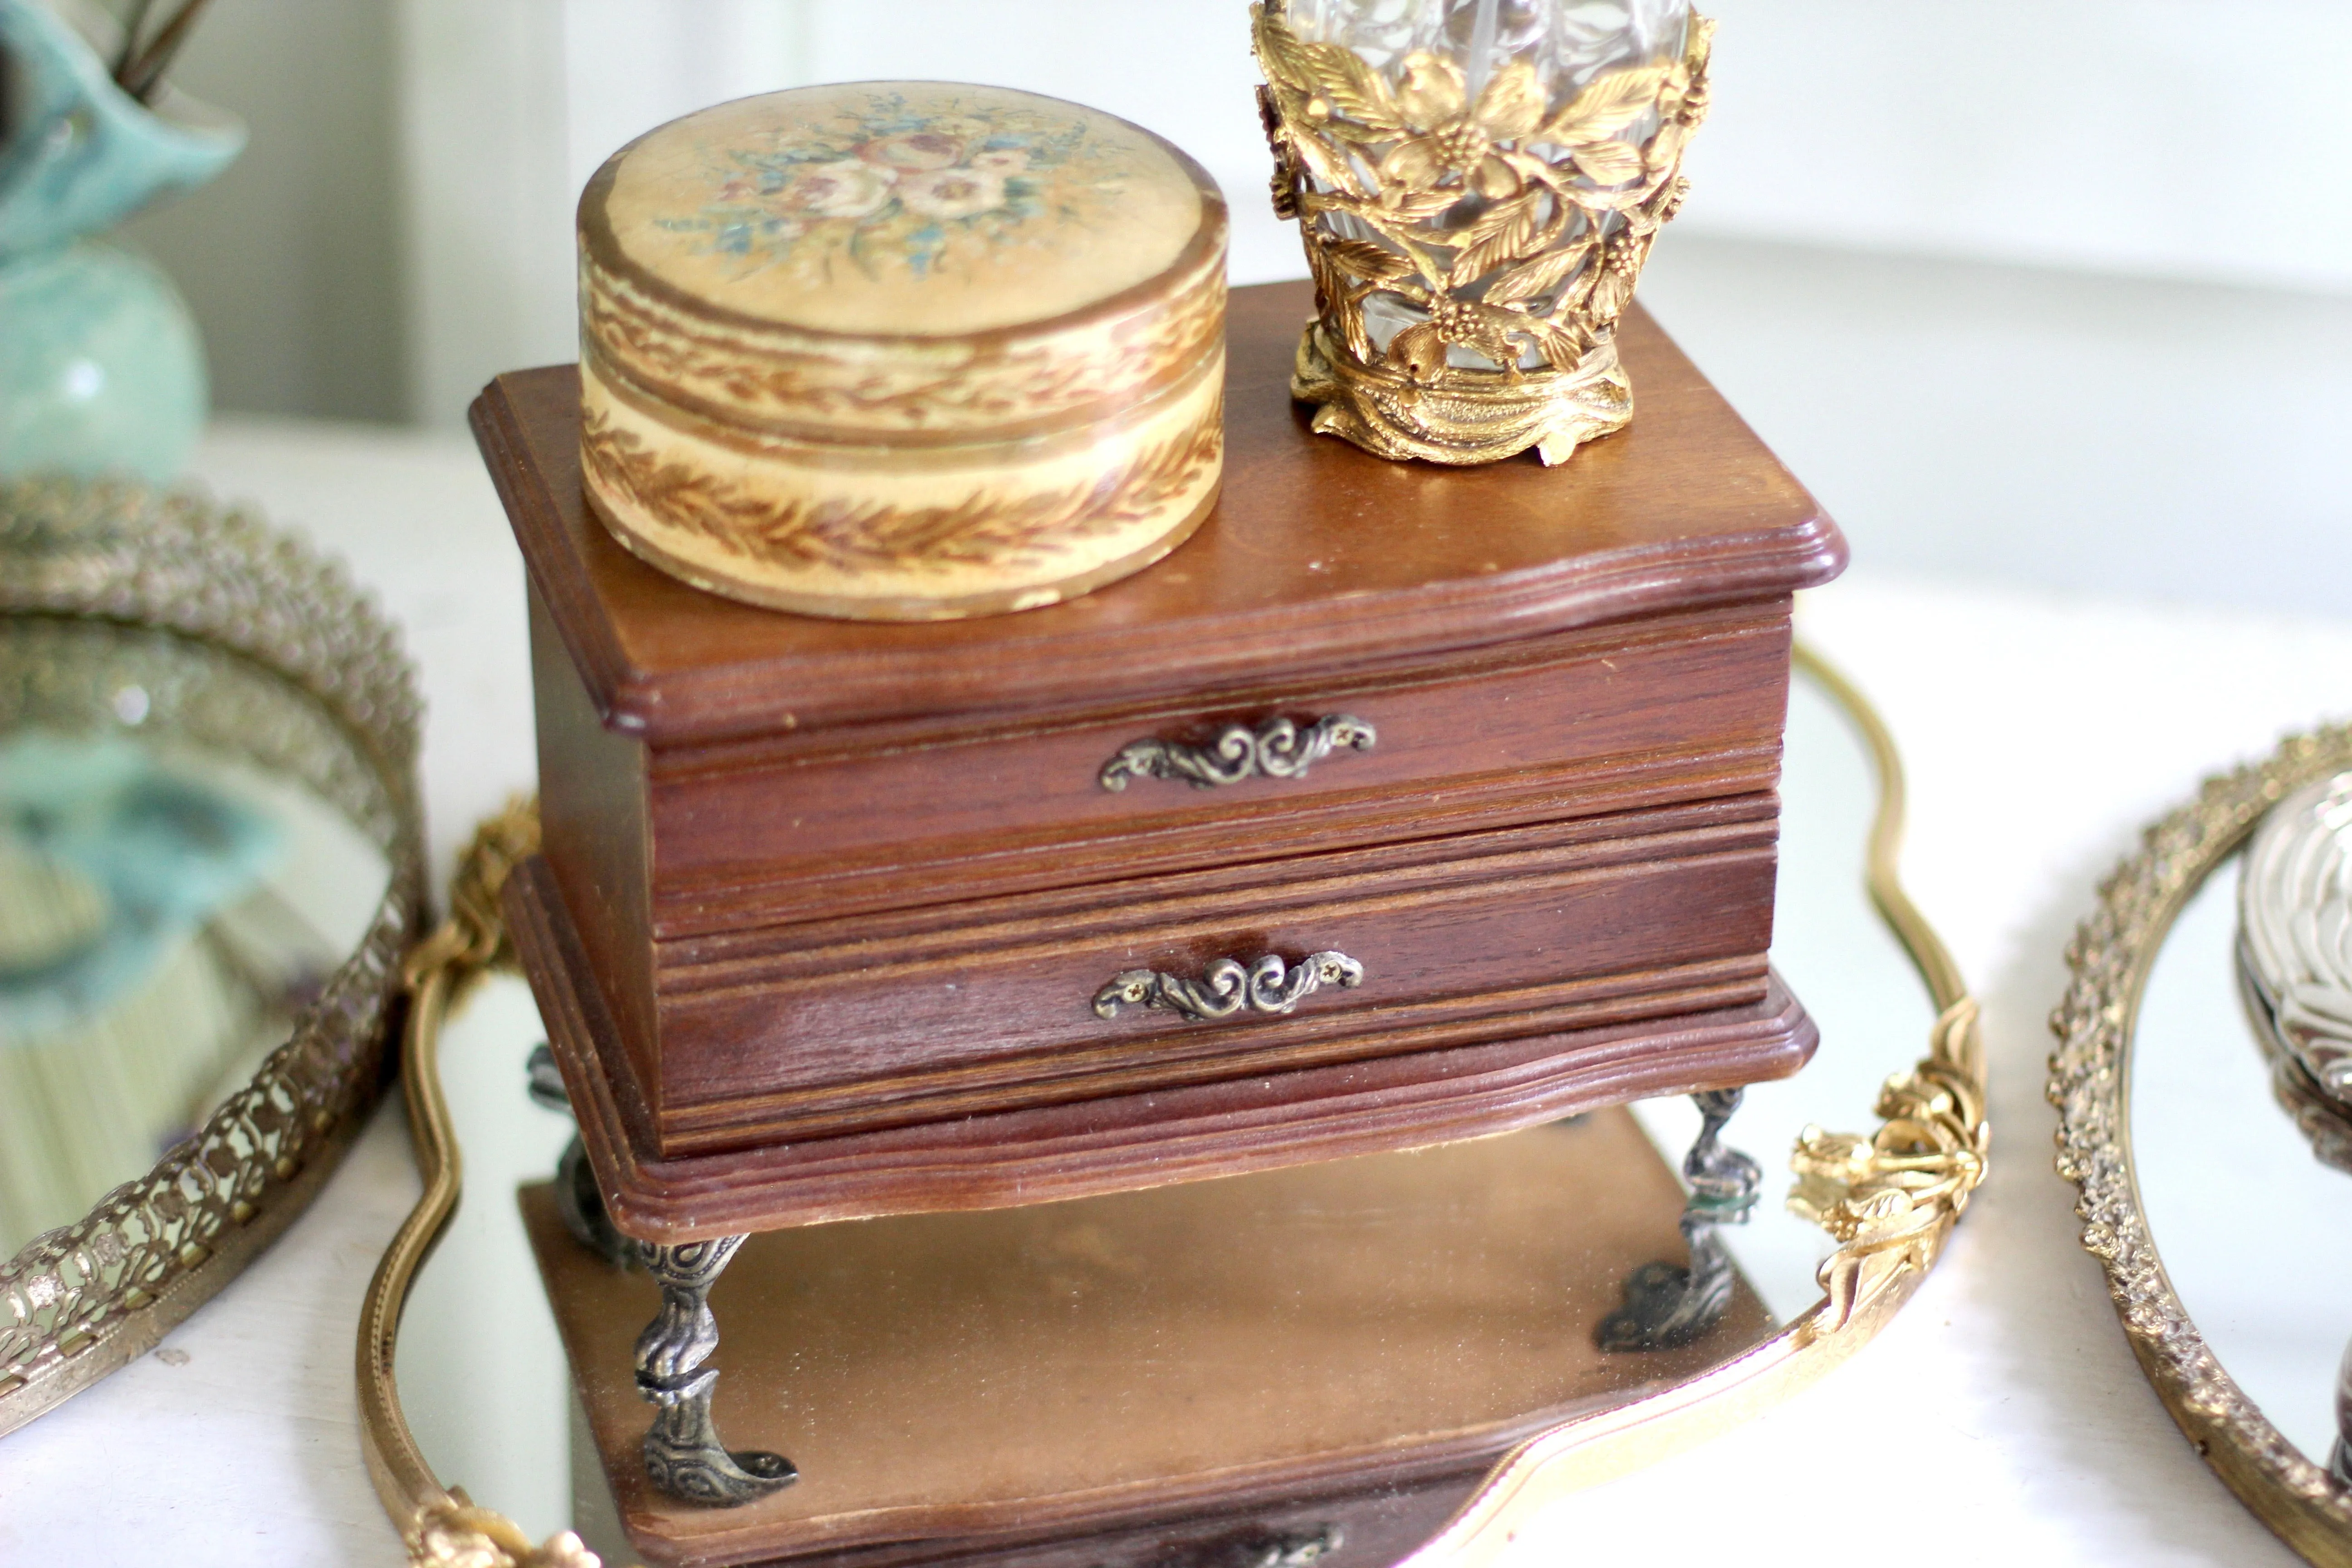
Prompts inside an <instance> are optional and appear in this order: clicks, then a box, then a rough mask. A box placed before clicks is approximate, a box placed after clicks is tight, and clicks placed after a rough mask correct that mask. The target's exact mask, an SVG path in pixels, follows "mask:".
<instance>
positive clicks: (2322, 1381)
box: [2127, 854, 2352, 1467]
mask: <svg viewBox="0 0 2352 1568" xmlns="http://www.w3.org/2000/svg"><path fill="white" fill-rule="evenodd" d="M2243 858H2244V857H2243V856H2242V854H2241V855H2233V856H2231V858H2230V859H2229V860H2228V861H2227V862H2226V863H2225V864H2223V865H2222V866H2221V867H2219V868H2217V869H2215V871H2214V872H2213V873H2212V875H2210V877H2208V878H2207V879H2206V880H2205V883H2204V885H2203V886H2202V887H2200V889H2197V891H2196V892H2195V893H2194V894H2193V895H2192V896H2191V897H2190V899H2189V902H2188V903H2187V905H2186V906H2185V907H2183V909H2182V910H2181V911H2180V915H2179V919H2178V920H2177V921H2174V923H2173V926H2172V930H2171V931H2170V933H2169V934H2168V936H2167V937H2166V938H2165V942H2164V945H2163V947H2162V948H2161V949H2160V950H2159V951H2158V954H2157V958H2156V963H2155V965H2154V967H2153V968H2152V969H2151V970H2150V971H2149V973H2148V980H2147V992H2146V994H2145V995H2144V996H2143V998H2142V1001H2141V1004H2140V1012H2139V1023H2138V1027H2137V1031H2136V1032H2135V1034H2134V1036H2133V1038H2132V1046H2131V1056H2130V1059H2129V1064H2128V1074H2129V1079H2128V1100H2127V1105H2128V1109H2129V1128H2128V1136H2129V1139H2130V1143H2131V1154H2132V1165H2133V1169H2134V1171H2135V1173H2136V1174H2137V1179H2138V1184H2139V1196H2140V1205H2141V1209H2142V1212H2143V1213H2144V1214H2145V1215H2146V1217H2147V1227H2148V1232H2149V1234H2150V1235H2151V1236H2152V1237H2154V1238H2155V1241H2156V1247H2157V1252H2158V1255H2159V1256H2160V1257H2161V1258H2163V1261H2164V1271H2165V1274H2166V1276H2167V1277H2168V1279H2170V1280H2171V1282H2172V1288H2173V1290H2174V1292H2175V1294H2177V1295H2178V1296H2179V1298H2180V1303H2181V1305H2182V1307H2183V1308H2184V1309H2185V1310H2187V1312H2188V1315H2189V1319H2190V1321H2193V1322H2194V1323H2195V1324H2196V1325H2197V1329H2198V1331H2199V1332H2200V1333H2201V1334H2202V1335H2203V1336H2204V1338H2205V1342H2206V1343H2207V1345H2208V1346H2209V1347H2210V1349H2211V1350H2212V1352H2213V1354H2214V1356H2215V1357H2216V1358H2217V1359H2218V1360H2219V1361H2220V1362H2221V1367H2222V1370H2223V1371H2225V1372H2227V1373H2229V1374H2230V1376H2231V1378H2232V1379H2234V1380H2235V1381H2236V1383H2237V1384H2238V1386H2239V1387H2240V1388H2241V1389H2242V1390H2243V1391H2244V1393H2245V1394H2246V1397H2247V1398H2248V1399H2250V1400H2252V1402H2253V1403H2254V1405H2256V1406H2257V1407H2259V1408H2260V1409H2261V1411H2262V1413H2263V1415H2264V1416H2266V1417H2267V1418H2268V1419H2269V1420H2270V1422H2271V1424H2272V1425H2273V1426H2276V1427H2277V1428H2278V1429H2279V1431H2280V1433H2281V1434H2282V1435H2283V1436H2285V1437H2286V1438H2287V1440H2288V1441H2290V1442H2292V1443H2293V1444H2294V1446H2295V1447H2297V1448H2299V1449H2300V1450H2302V1452H2303V1454H2304V1457H2305V1458H2308V1459H2310V1460H2311V1461H2312V1463H2314V1464H2315V1465H2319V1466H2322V1467H2325V1466H2326V1464H2327V1462H2328V1451H2329V1448H2330V1447H2331V1446H2332V1445H2333V1443H2334V1442H2335V1438H2336V1367H2337V1363H2339V1362H2340V1361H2341V1360H2342V1358H2343V1356H2344V1353H2345V1346H2346V1342H2347V1340H2348V1339H2352V1246H2347V1241H2352V1176H2347V1175H2346V1174H2345V1173H2343V1172H2341V1171H2337V1170H2335V1169H2333V1168H2331V1167H2329V1166H2326V1165H2324V1164H2322V1163H2320V1162H2319V1161H2318V1159H2317V1158H2315V1156H2314V1154H2313V1153H2312V1148H2311V1145H2310V1143H2309V1142H2306V1141H2305V1138H2304V1136H2303V1134H2302V1133H2301V1131H2298V1130H2297V1128H2296V1126H2295V1124H2294V1121H2293V1119H2292V1118H2290V1117H2289V1116H2288V1114H2287V1113H2286V1112H2285V1111H2284V1110H2282V1109H2281V1108H2280V1107H2279V1104H2278V1102H2277V1101H2276V1100H2273V1098H2272V1094H2271V1076H2270V1069H2269V1067H2268V1065H2267V1064H2266V1063H2265V1061H2264V1060H2263V1054H2262V1050H2261V1047H2260V1046H2259V1044H2258V1042H2257V1037H2256V1036H2255V1035H2254V1033H2253V1029H2252V1025H2251V1023H2250V1022H2249V1021H2248V1019H2247V1016H2246V1013H2245V1009H2244V1007H2243V1006H2242V1005H2241V1003H2240V1001H2239V995H2238V984H2237V979H2236V942H2237V930H2238V883H2239V876H2240V868H2241V866H2242V861H2243ZM2331 1237H2333V1238H2334V1239H2332V1240H2331V1239H2330V1238H2331Z"/></svg>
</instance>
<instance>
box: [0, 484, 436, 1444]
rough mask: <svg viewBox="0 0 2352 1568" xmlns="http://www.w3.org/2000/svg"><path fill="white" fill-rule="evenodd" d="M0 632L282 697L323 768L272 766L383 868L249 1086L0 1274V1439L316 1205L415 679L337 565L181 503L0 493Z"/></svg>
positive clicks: (361, 990)
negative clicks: (162, 652) (137, 648)
mask: <svg viewBox="0 0 2352 1568" xmlns="http://www.w3.org/2000/svg"><path fill="white" fill-rule="evenodd" d="M0 561H5V563H6V567H7V569H6V570H5V572H0V616H5V618H7V619H8V620H11V621H24V622H26V623H36V622H38V623H48V624H55V625H59V626H70V625H74V624H77V623H79V624H89V623H101V624H105V625H109V626H115V627H119V628H125V629H130V630H135V631H143V632H148V633H152V634H155V635H156V636H157V637H159V638H165V639H171V640H173V641H176V642H177V643H179V644H182V645H192V646H193V647H194V649H198V650H201V652H202V654H203V655H204V656H205V658H206V659H208V660H211V661H212V662H214V663H216V664H217V665H218V666H219V668H218V669H217V670H215V671H214V672H213V674H212V675H211V676H208V677H207V679H208V680H209V682H210V684H209V685H207V686H206V687H205V695H207V696H217V695H218V693H217V692H216V691H215V690H214V688H215V687H218V686H221V685H223V684H224V683H226V684H227V685H236V684H240V683H242V684H244V685H247V686H252V687H254V688H255V689H257V690H258V689H264V688H267V689H270V691H271V697H272V700H273V701H277V700H278V694H279V693H281V692H282V694H283V701H282V704H280V705H281V706H282V707H283V708H285V709H287V710H299V712H300V713H301V715H302V719H303V721H302V723H301V724H298V725H296V726H294V727H295V728H297V729H302V728H308V729H309V730H310V731H311V735H312V738H313V739H318V738H320V737H324V738H325V741H324V744H325V746H326V747H327V748H328V749H329V750H331V751H332V752H334V753H335V754H334V755H332V756H329V755H326V754H324V753H323V752H320V753H318V754H315V755H314V754H310V753H306V752H302V750H301V747H300V744H299V741H289V742H286V743H285V746H284V748H283V749H284V750H285V751H286V752H288V753H289V754H288V755H287V756H286V757H284V758H281V759H277V760H279V761H283V762H284V763H286V764H287V765H288V766H289V768H291V770H292V771H293V772H294V773H296V774H298V775H299V776H300V777H301V778H302V779H303V781H304V782H305V783H306V784H309V785H310V786H311V787H312V788H313V789H315V790H316V791H317V792H318V793H319V794H320V795H321V797H322V798H324V799H326V800H328V801H329V802H330V803H331V805H334V806H335V807H336V808H337V809H338V810H339V811H341V813H342V814H343V815H344V816H346V817H347V818H348V819H349V820H350V821H351V822H352V826H354V827H356V828H358V829H359V830H360V831H361V832H362V834H363V835H364V836H365V837H368V838H369V839H370V840H371V841H372V842H373V844H374V845H375V847H377V848H378V849H380V850H382V851H383V854H384V856H385V860H386V871H387V875H386V879H385V888H384V892H383V897H382V899H381V900H379V901H378V903H377V905H376V908H375V910H374V912H373V915H372V916H371V918H370V921H369V924H368V928H367V932H366V935H365V936H364V937H363V938H362V941H361V942H360V944H359V945H358V947H357V948H356V950H355V951H354V952H352V954H351V955H350V956H349V957H348V958H347V959H345V960H344V962H343V963H341V965H340V966H339V967H338V968H337V969H336V970H335V972H334V973H332V974H331V975H330V976H329V977H328V978H327V980H326V983H325V984H324V986H323V987H322V989H321V991H320V995H319V997H318V999H317V1000H316V1001H314V1002H313V1003H312V1004H310V1005H309V1006H308V1007H307V1008H306V1009H305V1010H304V1011H303V1013H302V1015H301V1016H300V1017H299V1019H298V1020H297V1022H296V1025H295V1027H294V1030H293V1032H292V1035H291V1037H289V1040H288V1041H287V1043H286V1044H285V1045H284V1046H281V1047H278V1049H277V1050H275V1051H273V1052H272V1053H270V1055H269V1056H268V1058H266V1059H265V1060H264V1061H263V1062H262V1064H261V1065H260V1067H259V1068H257V1069H256V1071H255V1073H254V1076H253V1078H252V1079H250V1080H249V1081H248V1082H247V1084H246V1085H245V1086H244V1087H243V1088H242V1089H238V1090H237V1091H236V1092H235V1093H233V1094H232V1095H230V1096H229V1097H228V1099H227V1100H226V1101H224V1102H223V1104H222V1105H221V1106H220V1108H219V1109H218V1110H216V1111H215V1112H214V1114H213V1115H212V1116H211V1117H210V1118H209V1119H208V1120H207V1121H206V1122H205V1125H204V1126H203V1127H202V1128H201V1129H199V1130H198V1131H197V1132H196V1133H195V1134H194V1136H193V1137H191V1138H190V1139H188V1140H186V1141H185V1142H182V1143H181V1144H179V1145H178V1146H177V1147H175V1148H173V1150H171V1151H170V1152H166V1153H165V1155H164V1156H163V1159H162V1160H161V1161H160V1162H159V1163H157V1164H156V1165H155V1166H154V1168H153V1169H152V1170H151V1171H150V1172H149V1173H147V1174H146V1175H144V1176H142V1177H139V1178H137V1179H135V1180H133V1181H131V1182H126V1183H124V1184H122V1185H121V1186H119V1187H117V1188H115V1189H114V1190H113V1191H112V1192H110V1193H108V1194H105V1195H104V1196H102V1197H101V1198H100V1199H99V1200H98V1202H97V1203H96V1204H95V1205H93V1206H92V1208H91V1209H90V1212H89V1214H88V1215H85V1216H84V1217H83V1218H82V1219H80V1220H79V1221H76V1222H74V1223H73V1224H70V1225H68V1226H60V1227H58V1228H57V1229H54V1230H50V1231H47V1232H45V1233H43V1234H42V1235H40V1236H37V1237H33V1238H32V1239H31V1240H30V1241H28V1242H27V1243H26V1244H25V1246H24V1247H20V1248H18V1249H17V1251H16V1253H15V1255H14V1256H13V1257H11V1258H5V1259H0V1433H6V1432H10V1431H13V1430H15V1429H16V1427H18V1426H23V1425H25V1424H26V1422H29V1421H31V1420H33V1419H34V1418H35V1417H37V1416H38V1415H42V1414H44V1413H45V1412H47V1411H48V1410H50V1409H52V1408H54V1407H55V1406H56V1405H58V1404H60V1403H62V1402H63V1401H65V1400H66V1399H68V1398H70V1397H71V1396H72V1395H73V1394H78V1393H79V1392H81V1391H82V1390H83V1389H86V1388H88V1387H89V1386H90V1385H92V1384H95V1383H97V1382H99V1381H100V1379H101V1378H103V1377H104V1376H105V1375H106V1374H107V1373H110V1372H112V1371H114V1370H116V1369H117V1368H119V1367H121V1366H123V1365H125V1364H127V1363H130V1362H131V1361H133V1360H135V1359H137V1358H138V1357H139V1356H141V1355H143V1354H145V1353H146V1352H148V1351H150V1350H152V1349H153V1348H154V1347H155V1346H156V1344H157V1343H159V1342H161V1341H162V1339H163V1335H164V1334H165V1333H166V1332H168V1331H170V1330H171V1329H172V1328H173V1326H175V1325H176V1324H178V1323H179V1322H181V1321H184V1320H185V1319H186V1318H187V1316H188V1315H189V1314H190V1313H192V1312H194V1310H196V1309H197V1308H198V1307H200V1306H202V1305H203V1304H204V1303H205V1301H207V1300H211V1299H212V1297H213V1296H215V1294H217V1293H218V1292H219V1291H220V1290H221V1289H223V1288H224V1287H225V1286H226V1285H227V1284H228V1283H229V1281H230V1280H231V1279H234V1278H235V1277H236V1275H237V1274H238V1273H239V1272H241V1271H242V1270H243V1268H245V1267H246V1265H247V1263H249V1262H251V1261H252V1259H253V1258H256V1257H257V1256H258V1255H259V1254H260V1253H261V1252H262V1250H263V1249H265V1248H266V1247H268V1245H269V1243H270V1242H271V1241H272V1240H274V1239H275V1238H276V1237H278V1235H279V1234H280V1233H282V1232H283V1231H284V1230H285V1229H286V1227H287V1226H289V1225H290V1224H291V1223H292V1222H293V1220H294V1219H295V1217H296V1216H297V1215H299V1214H300V1213H301V1212H302V1210H303V1209H304V1208H305V1207H306V1206H307V1205H309V1203H310V1199H311V1198H312V1197H314V1196H315V1195H317V1194H318V1192H319V1190H320V1187H321V1186H323V1185H324V1184H325V1181H326V1178H327V1176H328V1175H329V1174H330V1173H331V1172H332V1171H333V1170H334V1169H335V1167H336V1166H337V1165H338V1164H339V1163H341V1157H342V1155H343V1153H344V1152H345V1151H346V1150H347V1149H348V1148H349V1146H350V1144H351V1143H352V1140H353V1139H354V1138H355V1137H356V1136H357V1133H358V1131H359V1128H360V1125H361V1123H362V1121H363V1119H364V1118H363V1113H364V1111H365V1110H367V1109H368V1107H369V1106H370V1105H372V1104H373V1101H374V1100H375V1096H376V1093H377V1091H378V1089H379V1088H380V1087H381V1084H382V1081H383V1046H384V1044H385V1041H386V1040H387V1038H388V1037H389V1036H390V1035H391V1032H392V1024H393V1021H394V1016H395V1014H396V1010H397V1007H398V1005H399V1001H400V992H399V985H398V979H399V960H400V957H401V954H402V953H403V952H405V951H406V950H407V948H408V946H409V944H410V943H411V942H413V941H414V940H415V936H416V933H417V932H418V931H420V930H421V929H422V927H423V924H424V921H425V826H424V818H423V814H422V808H421V805H420V804H419V789H418V785H417V774H416V758H417V749H418V731H419V726H420V722H421V719H422V714H423V703H422V700H421V698H420V697H419V695H418V689H417V679H416V673H415V668H414V667H413V666H412V665H410V663H409V662H408V660H407V658H406V656H405V654H404V652H403V650H402V647H401V641H400V637H399V634H398V632H397V630H396V629H395V628H394V626H392V624H391V623H390V622H388V621H387V620H385V619H384V618H383V616H382V615H381V614H380V613H379V612H378V611H377V609H376V607H375V605H374V604H373V601H372V600H370V599H369V598H368V597H367V596H366V595H364V594H363V593H362V591H361V589H360V588H359V587H358V586H357V585H356V584H353V583H352V580H351V578H350V577H349V576H348V575H347V574H345V572H344V571H343V569H342V567H341V565H340V564H339V563H335V562H333V561H331V560H330V559H328V558H326V557H324V556H321V555H319V554H317V553H315V552H313V551H311V550H310V548H309V547H308V546H307V545H305V544H304V543H303V542H301V541H300V540H299V539H298V538H297V537H295V536H294V535H292V534H290V533H287V532H284V531H278V530H277V529H274V528H272V527H270V526H269V525H268V524H267V523H265V522H264V521H262V520H261V519H260V518H259V517H258V516H257V515H256V514H254V513H252V512H251V511H248V510H242V509H238V508H231V507H223V506H220V505H218V504H216V503H215V502H214V501H213V500H210V499H209V498H208V497H206V496H205V495H204V494H203V493H201V492H200V491H198V490H196V489H193V488H186V487H183V488H178V489H152V488H150V487H146V486H142V485H138V484H133V483H130V482H127V481H118V480H97V481H85V480H79V479H66V478H62V477H57V476H42V477H35V478H27V479H12V480H8V481H5V482H0ZM219 717H220V716H219V715H215V718H216V719H217V718H219ZM215 739H216V740H219V741H221V742H224V743H229V744H239V745H241V744H242V742H243V737H235V736H228V735H222V736H218V737H215ZM260 743H261V742H254V744H260ZM246 749H250V748H249V747H248V748H246Z"/></svg>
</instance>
